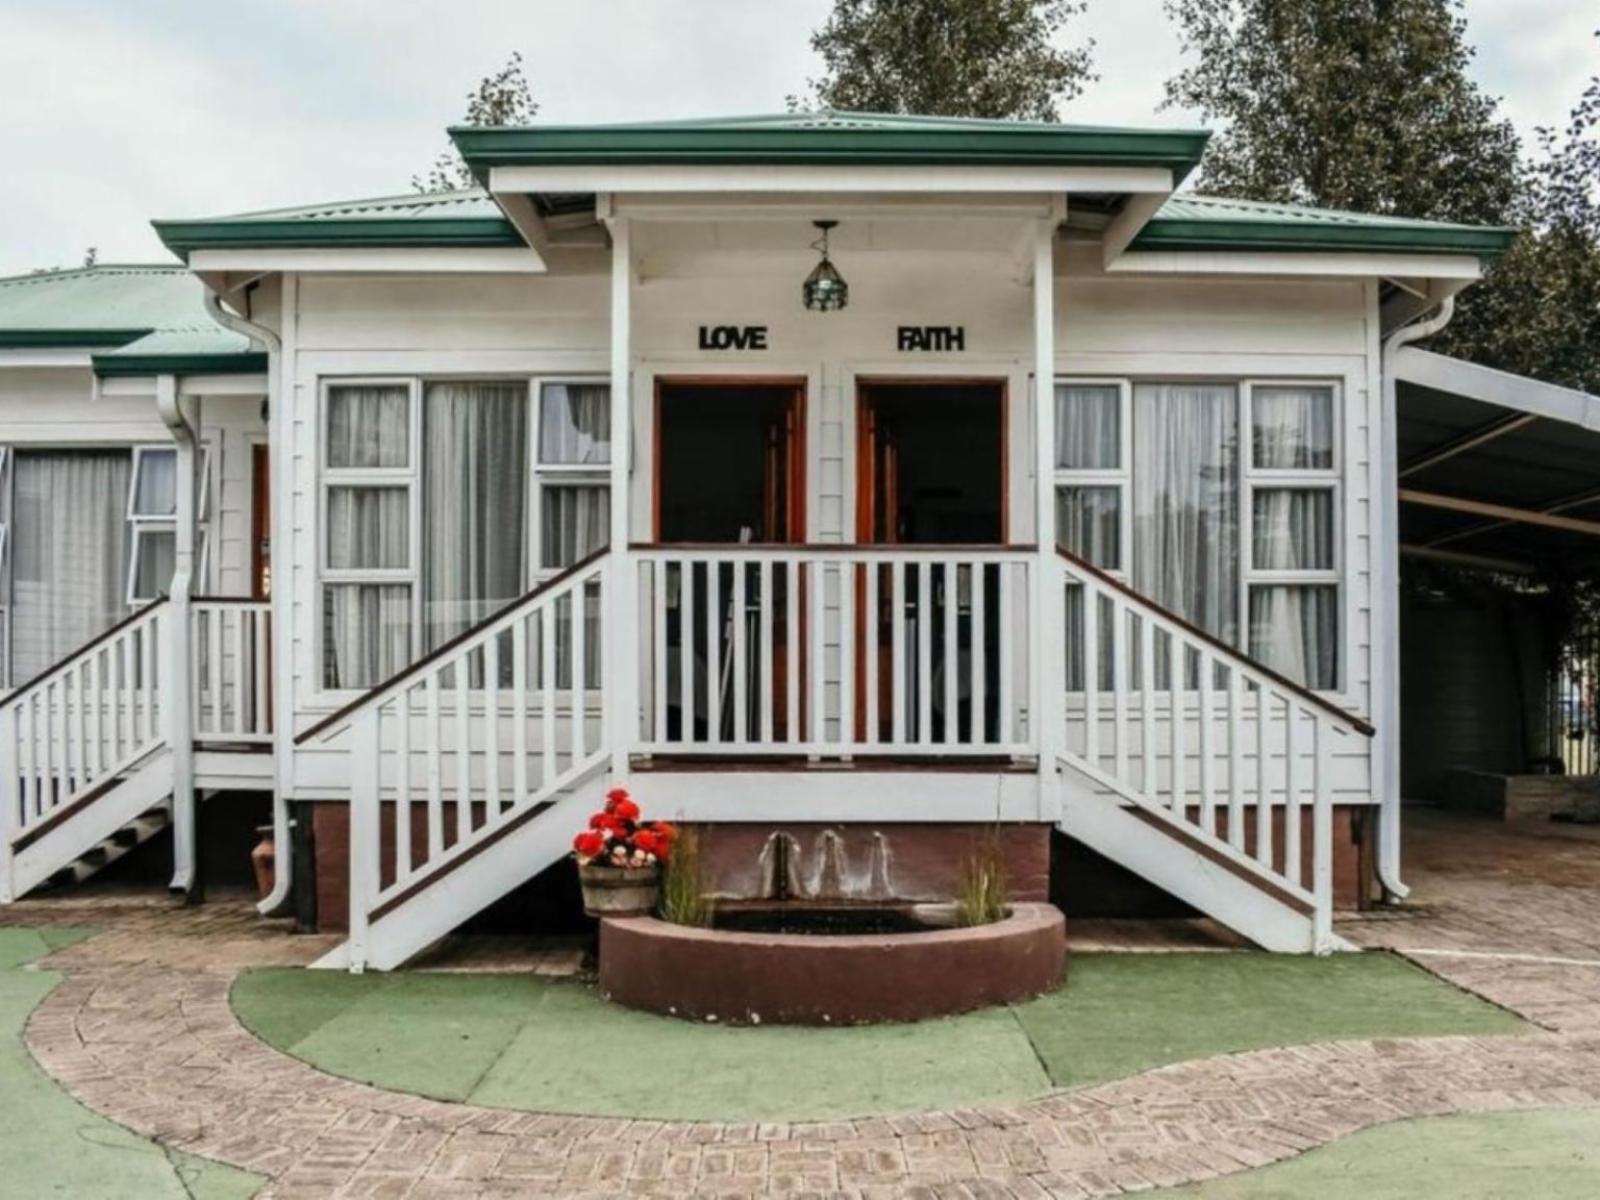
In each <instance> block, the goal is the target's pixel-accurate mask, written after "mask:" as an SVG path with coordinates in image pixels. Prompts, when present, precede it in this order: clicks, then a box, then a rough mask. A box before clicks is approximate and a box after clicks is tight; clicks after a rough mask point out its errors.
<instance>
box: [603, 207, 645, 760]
mask: <svg viewBox="0 0 1600 1200" xmlns="http://www.w3.org/2000/svg"><path fill="white" fill-rule="evenodd" d="M609 225H610V229H611V554H610V557H609V565H608V567H607V572H608V578H607V581H606V595H607V605H608V607H607V620H606V624H607V626H608V628H607V629H606V630H605V637H606V642H607V643H608V653H607V655H606V661H607V666H608V668H609V670H608V671H607V674H606V680H605V705H606V734H607V736H608V737H609V738H610V739H611V775H612V782H613V783H615V784H619V785H620V784H621V783H622V781H623V780H624V779H626V778H627V775H628V757H629V754H630V753H631V752H632V750H633V747H634V746H635V745H637V744H638V741H639V699H638V691H639V653H638V640H639V639H638V633H639V628H638V621H637V618H636V615H635V614H636V611H637V609H636V596H637V593H638V582H639V581H638V578H637V576H636V575H635V572H634V565H633V560H632V556H631V555H629V553H628V537H629V532H628V510H629V507H630V499H631V497H630V496H629V492H628V484H629V480H630V477H631V475H632V471H631V469H630V468H631V467H632V465H633V405H632V378H633V377H632V371H631V361H630V359H631V348H632V347H631V343H632V324H631V323H632V313H631V301H632V299H633V296H632V292H633V251H632V241H631V236H630V235H631V231H630V229H629V226H628V221H627V219H626V218H624V217H615V218H613V219H612V220H611V221H610V222H609Z"/></svg>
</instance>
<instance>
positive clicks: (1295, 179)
mask: <svg viewBox="0 0 1600 1200" xmlns="http://www.w3.org/2000/svg"><path fill="white" fill-rule="evenodd" d="M1166 7H1167V12H1168V14H1169V15H1170V16H1171V17H1172V18H1173V19H1174V20H1175V21H1176V22H1177V24H1178V29H1179V33H1180V35H1181V37H1182V39H1183V48H1184V50H1185V52H1192V53H1194V54H1195V55H1196V56H1197V59H1196V61H1195V62H1194V63H1193V64H1192V65H1190V66H1188V67H1187V68H1185V69H1184V70H1183V71H1181V72H1180V73H1179V74H1178V75H1177V76H1175V77H1174V78H1173V79H1171V80H1169V81H1168V83H1167V103H1168V104H1169V105H1182V106H1185V107H1188V108H1194V109H1198V110H1200V112H1201V113H1202V114H1204V116H1205V117H1206V118H1207V119H1208V120H1220V121H1221V122H1223V123H1224V124H1225V129H1224V130H1223V132H1222V133H1221V134H1219V135H1218V136H1217V137H1215V138H1213V139H1212V143H1211V146H1210V148H1209V149H1208V151H1207V154H1206V158H1205V161H1204V162H1203V163H1202V166H1201V175H1200V180H1199V184H1200V187H1201V189H1202V190H1203V191H1207V192H1211V193H1214V194H1217V195H1226V196H1238V197H1244V198H1249V199H1256V200H1268V201H1278V202H1285V203H1296V204H1311V205H1317V206H1319V207H1326V208H1348V209H1354V210H1357V211H1361V212H1373V213H1391V214H1398V215H1403V216H1411V217H1423V218H1432V219H1436V220H1453V221H1464V222H1498V221H1501V220H1504V219H1505V218H1506V217H1507V216H1509V215H1510V214H1511V212H1512V210H1513V207H1514V202H1515V200H1516V198H1517V195H1518V191H1519V183H1520V171H1519V166H1518V142H1517V135H1516V131H1515V130H1514V129H1513V127H1512V125H1511V123H1510V122H1509V121H1508V120H1506V119H1504V118H1503V117H1501V116H1500V114H1499V111H1498V107H1497V104H1496V101H1495V99H1494V98H1493V97H1490V96H1487V95H1485V94H1484V93H1483V92H1482V91H1480V90H1479V89H1478V87H1477V85H1476V84H1475V83H1474V82H1473V81H1472V79H1471V77H1470V76H1469V75H1468V72H1467V68H1468V66H1469V65H1470V63H1471V60H1472V54H1473V52H1472V49H1471V48H1470V46H1469V45H1468V44H1467V41H1466V22H1465V20H1464V19H1463V18H1462V17H1461V15H1460V11H1461V0H1166Z"/></svg>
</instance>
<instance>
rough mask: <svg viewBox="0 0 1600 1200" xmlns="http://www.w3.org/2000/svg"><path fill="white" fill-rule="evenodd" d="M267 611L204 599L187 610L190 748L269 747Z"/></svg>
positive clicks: (263, 604)
mask: <svg viewBox="0 0 1600 1200" xmlns="http://www.w3.org/2000/svg"><path fill="white" fill-rule="evenodd" d="M271 623H272V605H271V602H270V601H267V600H248V599H235V598H232V597H215V596H207V597H203V598H196V599H194V600H193V601H191V602H190V605H189V636H190V638H191V646H190V655H189V664H190V670H191V672H192V675H191V683H190V692H189V695H190V697H191V700H192V703H193V705H194V721H193V732H194V739H195V741H196V742H212V743H216V742H227V743H239V744H248V743H257V744H270V743H271V741H272V691H271V689H272V637H271Z"/></svg>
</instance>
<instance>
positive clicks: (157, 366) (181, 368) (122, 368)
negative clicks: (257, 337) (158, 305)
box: [92, 324, 267, 378]
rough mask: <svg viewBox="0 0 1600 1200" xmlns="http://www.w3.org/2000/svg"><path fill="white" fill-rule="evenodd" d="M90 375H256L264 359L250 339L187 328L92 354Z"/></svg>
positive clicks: (264, 364)
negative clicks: (92, 365) (252, 346)
mask: <svg viewBox="0 0 1600 1200" xmlns="http://www.w3.org/2000/svg"><path fill="white" fill-rule="evenodd" d="M92 362H93V364H94V373H95V374H96V375H99V376H101V377H102V378H112V377H114V376H126V375H259V374H265V373H266V370H267V356H266V354H265V353H263V352H262V351H259V350H253V349H252V348H251V345H250V339H249V338H247V337H245V336H244V335H242V334H238V333H235V332H233V330H231V329H223V328H222V327H221V326H219V325H215V324H211V325H187V326H181V327H177V328H172V329H158V330H156V331H155V332H153V333H148V334H146V335H145V336H144V337H142V338H138V339H136V340H135V341H132V342H129V343H128V344H127V345H126V346H119V347H118V348H117V349H115V350H112V351H110V352H108V353H106V354H96V355H95V356H94V357H93V359H92Z"/></svg>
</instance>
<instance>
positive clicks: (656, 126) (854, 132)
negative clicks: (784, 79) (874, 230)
mask: <svg viewBox="0 0 1600 1200" xmlns="http://www.w3.org/2000/svg"><path fill="white" fill-rule="evenodd" d="M1210 136H1211V135H1210V133H1209V132H1208V131H1206V130H1196V129H1129V128H1115V127H1109V126H1089V125H1053V124H1044V123H1040V122H1023V121H983V120H966V119H959V118H950V117H913V116H896V115H889V114H878V113H845V112H823V113H786V114H780V115H775V116H756V117H730V118H723V119H716V120H696V121H658V122H646V123H641V124H626V125H527V126H518V127H489V128H485V127H478V126H456V127H454V128H452V129H451V130H450V137H451V139H452V140H453V141H454V142H455V145H456V149H457V150H459V151H460V152H461V156H462V157H463V158H465V159H466V160H467V163H468V165H469V166H471V168H472V169H473V172H474V174H476V175H477V176H478V177H479V178H480V180H481V179H482V178H483V176H484V174H485V173H486V171H487V169H488V168H490V167H495V166H510V165H519V166H520V165H545V166H595V165H621V164H628V165H667V164H689V163H692V164H697V165H728V166H738V165H752V166H756V165H759V166H806V165H849V166H888V165H898V166H968V167H983V166H1155V167H1165V168H1168V169H1169V170H1171V171H1172V172H1173V177H1174V179H1173V181H1174V183H1176V182H1178V181H1179V180H1181V179H1182V178H1184V177H1185V176H1187V175H1188V174H1189V172H1190V171H1192V170H1193V169H1194V167H1195V166H1196V164H1198V163H1199V161H1200V155H1201V154H1202V153H1203V152H1204V151H1205V146H1206V141H1207V140H1208V139H1209V138H1210Z"/></svg>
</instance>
